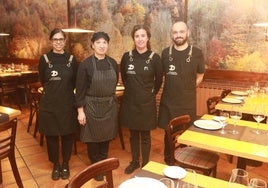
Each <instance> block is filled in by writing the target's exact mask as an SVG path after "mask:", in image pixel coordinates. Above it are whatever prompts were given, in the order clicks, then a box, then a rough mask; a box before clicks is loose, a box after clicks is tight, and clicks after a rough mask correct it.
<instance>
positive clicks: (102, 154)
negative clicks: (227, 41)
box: [87, 141, 110, 164]
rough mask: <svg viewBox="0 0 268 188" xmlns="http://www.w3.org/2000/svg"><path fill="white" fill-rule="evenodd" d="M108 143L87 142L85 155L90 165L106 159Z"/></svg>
mask: <svg viewBox="0 0 268 188" xmlns="http://www.w3.org/2000/svg"><path fill="white" fill-rule="evenodd" d="M109 142H110V141H105V142H87V154H88V158H89V160H90V161H91V163H92V164H93V163H96V162H98V161H101V160H103V159H106V158H107V156H108V150H109Z"/></svg>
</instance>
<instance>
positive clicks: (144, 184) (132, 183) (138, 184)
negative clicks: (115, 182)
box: [119, 177, 166, 188]
mask: <svg viewBox="0 0 268 188" xmlns="http://www.w3.org/2000/svg"><path fill="white" fill-rule="evenodd" d="M150 187H152V188H166V186H165V184H164V183H162V182H161V181H159V180H156V179H153V178H147V177H136V178H131V179H128V180H126V181H124V182H123V183H121V185H119V188H150Z"/></svg>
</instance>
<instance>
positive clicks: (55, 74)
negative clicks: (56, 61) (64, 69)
mask: <svg viewBox="0 0 268 188" xmlns="http://www.w3.org/2000/svg"><path fill="white" fill-rule="evenodd" d="M58 74H59V73H58V71H55V70H53V71H51V76H52V77H55V76H58Z"/></svg>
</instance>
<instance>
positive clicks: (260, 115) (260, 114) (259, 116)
mask: <svg viewBox="0 0 268 188" xmlns="http://www.w3.org/2000/svg"><path fill="white" fill-rule="evenodd" d="M253 118H254V119H255V121H257V129H255V130H252V132H253V133H255V134H258V135H259V134H261V131H260V129H259V126H260V122H261V121H262V120H264V119H265V116H264V111H263V108H261V107H260V106H257V107H256V108H255V112H254V114H253Z"/></svg>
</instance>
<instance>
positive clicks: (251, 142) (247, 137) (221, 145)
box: [177, 114, 268, 169]
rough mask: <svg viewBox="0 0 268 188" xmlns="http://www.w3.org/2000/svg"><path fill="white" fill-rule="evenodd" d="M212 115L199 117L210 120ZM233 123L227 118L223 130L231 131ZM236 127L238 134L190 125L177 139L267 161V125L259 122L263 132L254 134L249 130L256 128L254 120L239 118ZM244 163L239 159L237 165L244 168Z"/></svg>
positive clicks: (242, 156)
mask: <svg viewBox="0 0 268 188" xmlns="http://www.w3.org/2000/svg"><path fill="white" fill-rule="evenodd" d="M213 117H214V116H213V115H208V114H205V115H204V116H202V117H201V119H205V120H212V119H213ZM233 124H234V121H233V120H232V119H228V125H227V126H226V127H225V130H227V131H231V130H232V129H233ZM236 128H237V129H238V130H239V134H237V135H232V134H231V133H228V134H225V135H222V134H220V132H219V131H218V130H204V129H200V128H198V127H196V126H194V125H192V126H191V127H190V128H189V129H187V130H186V131H185V132H184V133H182V134H181V135H180V136H179V137H178V138H177V141H178V143H180V144H186V145H190V146H194V147H198V148H202V149H206V150H211V151H215V152H219V153H225V154H230V155H234V156H237V157H241V158H243V159H252V160H257V161H261V162H268V140H267V136H268V135H267V134H268V126H267V125H266V124H263V123H261V124H260V126H259V128H260V130H261V131H262V132H263V134H261V135H256V134H255V133H253V132H252V131H251V130H253V129H256V128H257V123H256V122H252V121H246V120H239V121H238V122H237V126H236ZM244 163H245V161H240V162H239V163H238V164H237V167H238V168H243V169H245V167H246V166H245V165H246V164H244Z"/></svg>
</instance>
